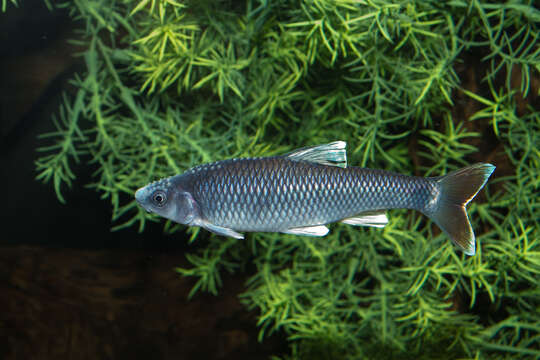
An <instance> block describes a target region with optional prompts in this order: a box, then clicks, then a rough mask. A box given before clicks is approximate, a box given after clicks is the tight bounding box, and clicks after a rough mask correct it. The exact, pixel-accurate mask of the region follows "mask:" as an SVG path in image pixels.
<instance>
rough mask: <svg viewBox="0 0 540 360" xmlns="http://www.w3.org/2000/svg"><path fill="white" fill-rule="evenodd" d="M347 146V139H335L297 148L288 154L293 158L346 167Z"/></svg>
mask: <svg viewBox="0 0 540 360" xmlns="http://www.w3.org/2000/svg"><path fill="white" fill-rule="evenodd" d="M346 147H347V143H346V142H345V141H334V142H331V143H329V144H324V145H317V146H310V147H305V148H301V149H297V150H294V151H292V152H290V153H288V154H286V156H287V157H289V158H290V159H293V160H299V161H309V162H313V163H317V164H322V165H329V166H338V167H342V168H346V167H347V152H346V150H345V148H346Z"/></svg>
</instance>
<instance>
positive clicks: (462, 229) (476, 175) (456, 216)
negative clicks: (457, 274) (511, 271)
mask: <svg viewBox="0 0 540 360" xmlns="http://www.w3.org/2000/svg"><path fill="white" fill-rule="evenodd" d="M493 170H495V166H493V165H491V164H482V163H479V164H474V165H471V166H467V167H465V168H463V169H459V170H456V171H453V172H451V173H449V174H447V175H445V176H442V177H440V178H438V179H437V180H436V181H437V182H438V183H439V190H440V192H439V200H438V202H437V205H436V210H435V211H434V212H433V213H432V214H430V216H431V218H432V219H433V221H434V222H435V223H436V224H437V225H438V226H439V227H440V228H441V229H442V230H443V231H444V232H445V233H446V234H447V235H448V237H450V239H451V240H452V242H453V243H454V244H456V245H457V246H458V247H459V248H460V249H461V250H462V251H463V252H464V253H465V254H467V255H474V254H475V252H476V245H475V238H474V232H473V229H472V227H471V223H470V222H469V218H468V216H467V210H466V209H465V207H466V206H467V204H468V203H469V201H471V200H472V199H473V198H474V197H475V196H476V194H477V193H478V191H480V189H482V187H483V186H484V185H485V183H486V182H487V180H488V178H489V176H490V175H491V173H492V172H493Z"/></svg>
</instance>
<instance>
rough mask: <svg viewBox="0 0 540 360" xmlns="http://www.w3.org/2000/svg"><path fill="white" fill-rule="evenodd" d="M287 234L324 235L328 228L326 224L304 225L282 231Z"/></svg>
mask: <svg viewBox="0 0 540 360" xmlns="http://www.w3.org/2000/svg"><path fill="white" fill-rule="evenodd" d="M282 232H283V233H285V234H293V235H305V236H324V235H326V234H328V228H327V227H326V226H324V225H314V226H304V227H298V228H292V229H288V230H285V231H282Z"/></svg>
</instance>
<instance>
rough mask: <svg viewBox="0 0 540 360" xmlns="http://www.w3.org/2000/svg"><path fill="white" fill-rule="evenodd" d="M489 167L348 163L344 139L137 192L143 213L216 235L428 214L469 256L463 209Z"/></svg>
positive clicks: (303, 231) (469, 232) (196, 172)
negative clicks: (409, 168)
mask: <svg viewBox="0 0 540 360" xmlns="http://www.w3.org/2000/svg"><path fill="white" fill-rule="evenodd" d="M494 170H495V166H494V165H491V164H488V163H477V164H474V165H470V166H467V167H464V168H462V169H459V170H456V171H452V172H450V173H448V174H446V175H444V176H438V177H417V176H408V175H403V174H399V173H395V172H391V171H386V170H379V169H369V168H362V167H354V166H347V154H346V143H345V142H344V141H334V142H332V143H329V144H323V145H317V146H311V147H305V148H301V149H297V150H295V151H292V152H290V153H287V154H284V155H279V156H271V157H253V158H236V159H228V160H222V161H217V162H213V163H208V164H203V165H199V166H195V167H193V168H191V169H189V170H187V171H185V172H184V173H182V174H179V175H174V176H171V177H167V178H164V179H161V180H158V181H155V182H152V183H150V184H148V185H146V186H144V187H142V188H140V189H138V190H137V191H136V192H135V199H136V201H137V203H138V204H139V205H140V206H141V207H142V208H143V209H145V210H146V211H148V212H150V213H155V214H157V215H159V216H162V217H164V218H166V219H169V220H172V221H174V222H176V223H179V224H185V225H188V226H198V227H201V228H204V229H206V230H209V231H211V232H213V233H216V234H218V235H223V236H228V237H233V238H237V239H242V238H243V237H244V235H243V234H242V232H280V233H285V234H294V235H307V236H325V235H326V234H327V233H328V231H329V230H328V227H327V225H328V224H330V223H334V222H341V223H344V224H348V225H354V226H371V227H379V228H382V227H384V226H385V225H386V224H388V217H387V215H386V212H387V210H390V209H400V208H403V209H413V210H417V211H419V212H421V213H423V214H424V215H426V216H427V217H429V218H430V219H431V220H432V221H433V222H434V223H435V224H437V226H438V227H439V228H440V229H441V230H442V231H443V232H444V233H445V234H446V235H447V236H448V237H449V238H450V240H451V241H452V242H453V243H454V244H455V246H456V247H457V248H458V249H460V250H461V251H463V252H464V253H465V254H467V255H474V254H475V252H476V244H475V235H474V232H473V229H472V226H471V223H470V221H469V218H468V215H467V211H466V206H467V204H468V203H469V202H470V201H471V200H472V199H473V198H474V197H475V196H476V194H477V193H478V192H479V191H480V190H481V189H482V187H483V186H484V185H485V184H486V182H487V180H488V178H489V177H490V175H491V174H492V173H493V171H494Z"/></svg>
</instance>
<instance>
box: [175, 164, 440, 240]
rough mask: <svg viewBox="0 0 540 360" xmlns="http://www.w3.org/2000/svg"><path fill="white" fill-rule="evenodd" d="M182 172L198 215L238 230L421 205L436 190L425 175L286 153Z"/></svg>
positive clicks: (274, 228)
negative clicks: (343, 165) (292, 156)
mask: <svg viewBox="0 0 540 360" xmlns="http://www.w3.org/2000/svg"><path fill="white" fill-rule="evenodd" d="M184 175H185V178H184V181H183V182H182V186H183V188H184V189H186V190H187V191H189V192H190V193H191V194H192V195H193V198H194V200H195V201H196V202H197V204H198V206H199V209H200V211H201V216H202V217H203V218H204V219H205V220H207V221H210V222H212V223H214V224H219V225H220V226H225V227H228V228H233V229H236V230H240V231H253V230H258V231H261V230H266V231H282V230H286V229H288V228H290V227H291V226H294V227H302V226H308V225H315V224H326V223H329V222H333V221H337V220H340V219H343V218H347V217H351V216H354V215H356V214H359V213H362V212H365V211H373V210H380V209H388V208H395V207H400V208H408V209H416V210H420V211H425V208H424V207H425V204H426V200H427V199H428V198H430V197H432V196H433V195H434V194H435V192H436V191H435V188H436V183H435V181H434V180H431V179H429V178H415V177H410V176H404V175H400V174H395V173H391V172H383V171H381V170H371V169H365V168H357V167H349V168H345V169H343V168H338V167H334V166H327V165H320V164H316V163H310V162H307V161H296V160H290V159H288V158H286V157H270V158H247V159H240V160H224V161H220V162H217V163H214V164H213V165H212V166H207V165H204V166H201V167H199V168H195V169H193V170H192V171H191V172H189V173H186V174H184ZM221 204H227V206H226V207H224V206H222V205H221ZM261 224H264V226H263V227H262V228H261Z"/></svg>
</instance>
